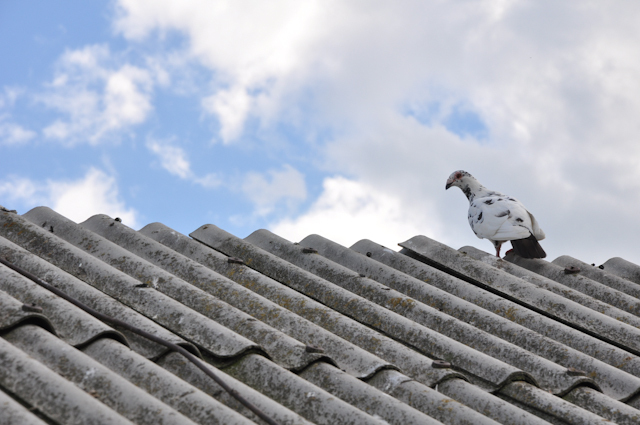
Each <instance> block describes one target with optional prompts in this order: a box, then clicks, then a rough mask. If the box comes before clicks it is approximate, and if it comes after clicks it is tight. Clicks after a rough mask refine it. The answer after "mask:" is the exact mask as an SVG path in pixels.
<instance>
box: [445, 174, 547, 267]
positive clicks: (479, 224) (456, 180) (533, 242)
mask: <svg viewBox="0 0 640 425" xmlns="http://www.w3.org/2000/svg"><path fill="white" fill-rule="evenodd" d="M451 186H457V187H459V188H460V189H461V190H462V192H463V193H464V194H465V195H466V196H467V199H469V225H470V226H471V230H473V233H475V234H476V236H477V237H479V238H480V239H489V240H490V241H491V242H492V243H493V245H494V246H495V248H496V256H497V257H500V247H501V246H502V244H503V243H504V242H505V241H511V245H512V246H513V251H514V253H516V254H518V255H519V256H521V257H523V258H544V257H546V256H547V254H546V253H545V252H544V250H543V249H542V247H541V246H540V244H539V243H538V241H540V240H542V239H544V237H545V235H544V232H543V231H542V229H541V228H540V226H539V225H538V221H537V220H536V219H535V217H534V216H533V214H531V213H530V212H529V211H527V209H526V208H525V207H524V205H522V204H521V203H520V201H518V200H516V199H513V198H512V197H510V196H506V195H503V194H502V193H500V192H495V191H493V190H489V189H487V188H486V187H484V186H482V185H481V184H480V182H479V181H478V180H476V179H475V177H473V176H472V175H471V174H469V173H467V172H466V171H462V170H459V171H454V172H453V173H452V174H451V175H450V176H449V179H448V180H447V186H446V189H449V188H450V187H451Z"/></svg>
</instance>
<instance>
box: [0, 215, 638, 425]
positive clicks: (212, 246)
mask: <svg viewBox="0 0 640 425" xmlns="http://www.w3.org/2000/svg"><path fill="white" fill-rule="evenodd" d="M400 245H401V246H402V248H403V249H402V251H400V252H397V251H394V250H391V249H389V248H386V247H383V246H381V245H379V244H376V243H375V242H372V241H369V240H362V241H359V242H358V243H356V244H355V245H353V246H352V247H351V248H346V247H343V246H341V245H339V244H337V243H335V242H333V241H331V240H328V239H326V238H323V237H321V236H318V235H311V236H309V237H307V238H305V239H304V240H302V241H299V242H298V243H293V242H290V241H287V240H285V239H283V238H281V237H279V236H278V235H275V234H273V233H271V232H268V231H266V230H259V231H257V232H254V233H253V234H251V235H250V236H248V237H247V238H245V239H240V238H237V237H235V236H234V235H231V234H229V233H227V232H225V231H224V230H222V229H219V228H218V227H216V226H214V225H211V224H207V225H203V226H202V227H200V228H198V229H196V230H195V231H194V232H192V233H191V234H190V237H189V236H185V235H182V234H180V233H178V232H176V231H174V230H172V229H170V228H169V227H167V226H164V225H162V224H160V223H153V224H150V225H148V226H146V227H144V228H143V229H141V230H139V231H135V230H133V229H130V228H129V227H127V226H126V225H125V224H123V223H121V222H120V221H119V220H117V219H112V218H110V217H107V216H104V215H98V216H94V217H91V218H90V219H89V220H87V221H85V222H84V223H81V224H76V223H74V222H72V221H71V220H68V219H67V218H65V217H63V216H61V215H59V214H57V213H55V212H54V211H52V210H50V209H48V208H45V207H39V208H35V209H33V210H31V211H29V212H28V213H26V214H24V215H18V214H17V213H15V212H10V211H6V210H2V211H0V257H2V258H4V259H6V260H8V261H9V262H10V263H12V264H14V265H16V266H18V267H19V268H22V269H24V270H26V271H27V272H29V273H31V274H33V275H35V276H37V277H38V278H40V279H42V280H44V281H46V282H48V283H49V284H51V285H53V286H54V287H55V288H57V289H58V290H61V291H62V292H64V293H66V294H67V295H69V296H71V297H73V298H75V299H77V300H79V301H80V302H82V303H84V304H86V305H88V306H89V307H90V308H92V309H94V310H96V311H98V312H100V313H103V314H106V315H109V316H112V317H116V318H118V319H120V320H123V321H125V322H127V323H129V324H131V325H134V326H136V327H138V328H141V329H143V330H144V331H146V332H148V333H151V334H153V335H156V336H158V337H161V338H163V339H164V340H166V341H169V342H170V343H173V344H176V345H178V346H180V347H182V348H184V349H186V350H187V351H188V352H190V353H192V354H193V355H196V356H198V357H200V358H201V359H202V360H203V361H204V362H205V364H206V366H205V367H207V368H209V370H210V371H212V372H214V373H215V374H217V375H218V376H219V377H220V378H221V379H223V380H224V381H225V383H226V384H227V385H228V386H229V387H231V388H232V389H233V390H235V391H237V392H238V393H240V394H242V395H243V396H244V397H245V398H246V399H248V400H249V401H250V402H252V403H253V404H254V405H255V406H257V407H258V408H259V409H260V410H261V411H262V412H263V413H264V414H265V415H266V416H268V417H270V418H272V419H273V420H274V421H275V422H276V423H280V424H307V423H316V424H376V423H379V424H384V423H389V424H403V425H404V424H414V423H415V424H437V423H445V424H452V425H454V424H496V423H502V424H548V423H552V424H595V423H612V422H615V423H621V424H635V423H640V410H637V409H640V358H639V354H640V317H639V315H640V300H639V298H638V297H639V296H640V285H639V282H640V278H639V277H638V276H640V266H637V265H635V264H632V263H629V262H627V261H625V260H623V259H620V258H613V259H611V260H609V261H608V262H606V263H605V264H604V265H602V266H600V267H595V266H592V265H588V264H585V263H583V262H581V261H579V260H576V259H573V258H571V257H567V256H563V257H560V258H558V259H556V260H555V261H553V262H547V261H544V260H524V259H522V258H519V257H516V256H513V255H507V257H505V259H504V260H503V259H498V258H496V257H495V256H493V255H490V254H488V253H486V252H483V251H480V250H477V249H475V248H473V247H463V248H461V249H460V250H455V249H453V248H450V247H448V246H446V245H443V244H441V243H439V242H437V241H434V240H431V239H429V238H427V237H424V236H416V237H414V238H412V239H410V240H408V241H405V242H402V243H401V244H400ZM110 323H111V322H108V323H107V322H104V321H101V320H98V319H97V318H95V317H93V316H92V315H91V314H89V313H87V312H85V311H83V310H81V309H80V308H79V307H77V306H76V305H74V304H71V303H70V302H69V301H67V300H65V299H63V298H61V297H59V296H58V295H55V294H54V293H53V292H50V291H49V290H47V289H45V288H44V287H42V286H39V285H38V284H37V283H36V282H34V281H33V280H30V279H28V278H27V277H25V276H23V275H21V274H19V273H18V272H16V271H14V270H12V269H10V268H8V267H6V266H4V265H0V335H1V336H2V338H0V364H2V366H3V367H1V368H0V423H3V424H5V423H6V424H31V423H33V424H42V423H61V424H72V423H79V424H80V423H81V424H92V423H96V424H103V423H118V424H121V423H135V424H147V423H148V424H171V423H176V424H177V423H180V424H188V423H200V424H209V423H214V424H215V423H219V424H236V423H237V424H243V423H264V422H262V420H261V419H260V418H258V416H256V414H255V413H253V412H252V411H250V410H249V409H247V407H245V406H244V405H242V404H241V403H240V402H239V401H237V400H236V399H235V398H234V397H232V396H231V395H230V394H229V393H227V392H226V391H224V390H223V389H222V388H221V387H220V386H219V385H218V384H217V383H216V382H214V381H213V380H212V379H210V378H209V377H208V376H207V375H206V374H205V373H204V372H203V371H202V370H200V369H199V368H198V367H196V365H194V364H193V363H191V362H189V361H188V360H187V359H186V358H185V357H184V356H183V355H182V354H180V353H178V352H174V351H172V350H171V349H169V348H167V346H164V345H160V344H159V343H157V342H152V341H150V340H147V339H145V338H143V337H141V336H139V335H137V334H136V333H134V332H132V331H130V330H128V329H125V328H121V327H120V326H118V325H112V324H110ZM173 347H175V345H174V346H173ZM174 349H177V348H174ZM185 355H187V353H186V354H185Z"/></svg>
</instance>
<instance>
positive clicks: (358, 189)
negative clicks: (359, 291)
mask: <svg viewBox="0 0 640 425" xmlns="http://www.w3.org/2000/svg"><path fill="white" fill-rule="evenodd" d="M269 227H270V229H271V230H272V231H273V232H274V233H276V234H278V235H279V236H282V237H283V238H285V239H288V240H290V241H292V242H295V241H299V240H302V239H304V238H305V237H306V236H308V235H310V234H319V235H321V236H324V237H326V238H328V239H331V240H333V241H334V242H337V243H340V244H342V245H344V246H351V245H353V244H354V243H356V242H357V241H359V240H360V239H371V240H373V241H374V242H378V243H380V244H382V245H385V246H387V247H389V248H392V249H397V245H398V243H399V242H404V241H405V240H407V239H409V238H410V237H412V236H415V235H417V234H429V235H431V236H432V237H435V235H440V234H441V229H440V228H439V223H434V222H433V221H430V220H429V219H428V215H427V214H424V215H422V216H420V214H416V213H414V212H413V211H412V209H407V208H406V207H405V206H404V205H403V202H402V200H401V199H400V198H398V197H396V196H394V195H391V194H389V193H385V192H384V191H381V190H378V189H377V188H376V187H373V186H371V185H368V184H366V183H362V182H358V181H354V180H349V179H346V178H344V177H328V178H326V179H325V180H324V182H323V191H322V194H321V195H320V197H319V198H318V199H317V200H316V201H315V202H314V203H313V205H312V206H311V207H310V208H309V210H308V211H307V212H305V213H304V214H302V215H301V216H299V217H296V218H294V219H285V220H281V221H278V222H276V223H273V224H272V225H271V226H269Z"/></svg>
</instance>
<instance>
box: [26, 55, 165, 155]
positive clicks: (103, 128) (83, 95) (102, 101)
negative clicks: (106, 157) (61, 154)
mask: <svg viewBox="0 0 640 425" xmlns="http://www.w3.org/2000/svg"><path fill="white" fill-rule="evenodd" d="M118 62H119V60H118V59H117V58H114V57H113V55H112V54H111V52H110V50H109V49H108V47H106V46H104V45H92V46H86V47H84V48H82V49H77V50H69V51H67V52H65V53H64V54H63V55H62V57H61V58H60V60H59V61H58V64H57V69H56V74H55V76H54V78H53V80H52V82H51V83H50V84H49V85H48V87H47V90H46V91H45V92H44V93H43V94H41V95H39V96H38V99H39V101H40V102H42V103H43V104H44V105H46V106H47V107H49V108H51V109H54V110H57V111H58V112H60V113H62V114H64V115H67V116H68V119H57V120H55V121H54V122H53V123H51V124H50V125H48V126H47V127H46V128H44V130H43V134H44V136H45V137H46V138H49V139H54V140H58V141H61V142H63V143H65V144H68V145H72V144H76V143H82V142H88V143H90V144H98V143H100V142H103V141H105V140H107V139H108V138H109V137H111V136H114V135H118V134H119V132H120V131H122V130H125V129H127V128H129V127H131V126H134V125H136V124H140V123H142V122H144V121H145V120H146V118H147V116H148V115H149V113H150V112H151V110H152V104H151V92H152V88H153V85H154V83H155V81H154V75H157V72H154V73H151V72H149V71H148V70H145V69H143V68H139V67H136V66H133V65H130V64H127V63H124V64H119V63H118Z"/></svg>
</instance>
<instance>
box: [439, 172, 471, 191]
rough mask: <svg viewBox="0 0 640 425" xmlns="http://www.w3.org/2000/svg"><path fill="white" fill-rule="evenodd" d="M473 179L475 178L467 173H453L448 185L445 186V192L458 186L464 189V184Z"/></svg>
mask: <svg viewBox="0 0 640 425" xmlns="http://www.w3.org/2000/svg"><path fill="white" fill-rule="evenodd" d="M468 179H473V176H472V175H471V174H469V173H467V172H466V171H463V170H458V171H454V172H453V173H451V175H450V176H449V178H448V179H447V185H446V186H445V190H446V189H449V188H450V187H451V186H458V187H459V188H460V189H462V185H463V183H464V182H465V181H466V180H468Z"/></svg>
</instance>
